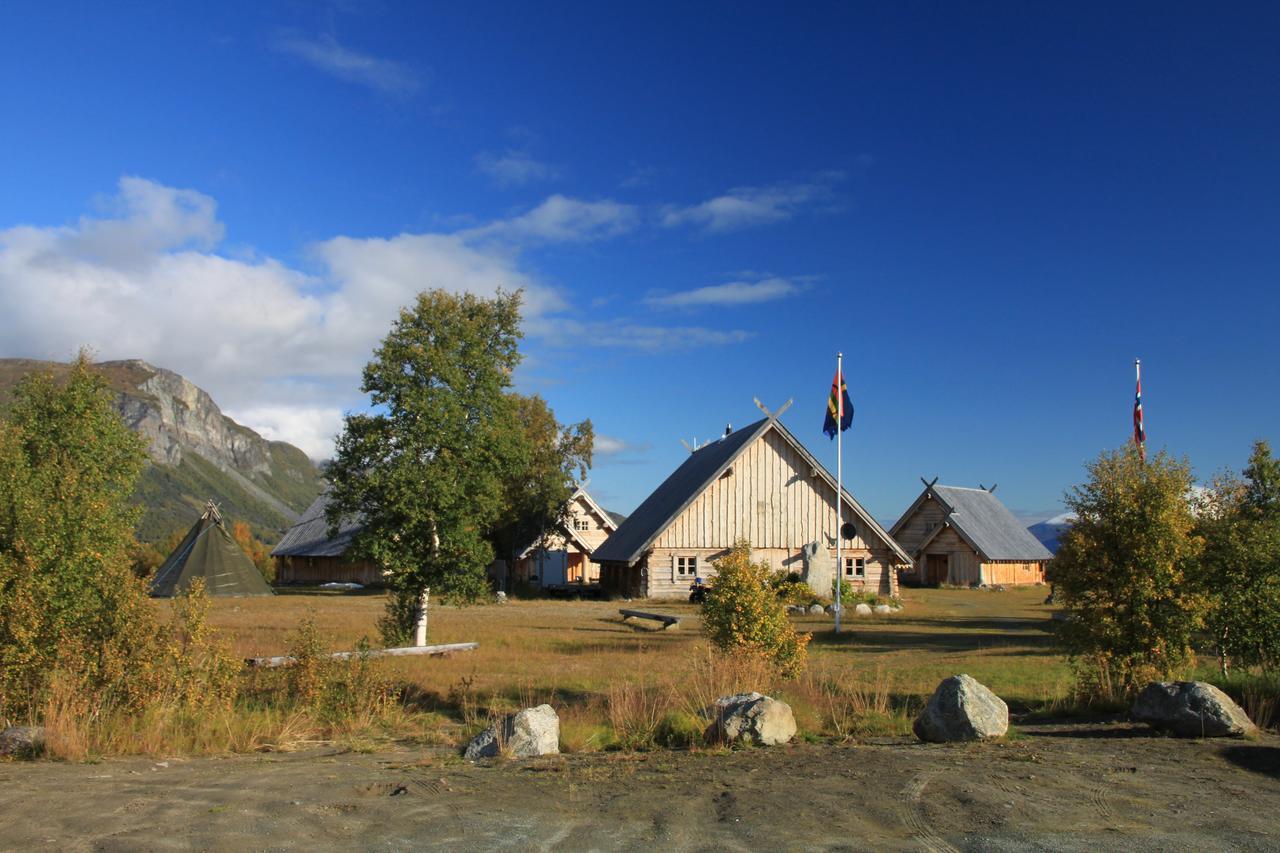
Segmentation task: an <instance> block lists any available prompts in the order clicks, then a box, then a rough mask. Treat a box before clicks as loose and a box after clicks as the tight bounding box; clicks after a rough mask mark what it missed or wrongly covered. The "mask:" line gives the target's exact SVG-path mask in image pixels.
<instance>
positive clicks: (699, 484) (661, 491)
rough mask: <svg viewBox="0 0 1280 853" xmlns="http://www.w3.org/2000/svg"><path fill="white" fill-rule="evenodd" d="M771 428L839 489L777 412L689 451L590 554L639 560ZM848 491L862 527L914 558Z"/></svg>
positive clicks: (848, 500)
mask: <svg viewBox="0 0 1280 853" xmlns="http://www.w3.org/2000/svg"><path fill="white" fill-rule="evenodd" d="M770 429H774V430H776V431H777V433H778V435H779V436H781V437H782V439H783V440H784V441H786V442H788V443H789V444H790V445H791V446H792V447H793V448H795V449H796V451H797V452H799V453H800V455H801V456H802V457H803V458H804V460H805V462H807V463H808V464H809V466H810V467H811V468H812V469H813V470H815V471H817V472H818V473H819V475H820V476H821V477H822V478H823V479H824V480H825V481H826V482H827V485H828V486H830V487H831V490H832V491H835V489H836V479H835V477H833V476H831V473H830V472H829V471H828V470H827V469H826V467H825V466H824V465H822V463H820V462H818V460H817V459H815V458H814V457H813V454H811V453H810V452H809V451H808V450H807V449H805V446H804V445H803V444H801V443H800V441H799V440H798V439H797V438H796V437H795V436H794V435H792V434H791V431H790V430H788V429H787V428H786V427H785V426H783V425H782V422H781V421H779V420H776V419H775V418H772V417H769V418H764V419H763V420H759V421H756V422H755V423H753V424H751V425H750V426H746V427H743V428H742V429H740V430H737V431H736V432H732V433H730V434H729V435H726V436H724V437H722V438H720V439H718V440H716V441H713V442H711V443H710V444H705V445H703V446H702V447H699V448H698V449H697V450H695V451H694V452H693V453H691V454H689V458H688V459H686V460H685V461H684V462H683V463H682V464H681V465H680V467H679V468H677V469H676V470H675V471H674V472H672V474H671V476H669V477H667V479H666V480H664V481H663V483H662V485H660V486H658V488H657V489H655V490H654V491H653V494H651V495H649V497H647V498H645V500H644V503H642V504H640V506H638V507H636V511H635V512H633V513H631V515H629V516H627V520H626V521H624V522H623V523H622V524H621V525H619V527H618V529H617V530H616V531H615V532H614V534H613V535H612V536H610V537H609V538H608V539H606V540H605V541H604V544H602V545H601V546H600V547H599V548H597V549H596V550H595V553H593V554H592V555H591V559H592V560H593V561H595V562H597V563H604V562H611V563H634V562H635V561H636V560H639V559H640V557H641V555H643V554H644V552H645V550H646V549H647V548H648V547H649V546H650V545H652V544H653V541H654V540H655V539H657V538H658V537H659V536H661V535H662V532H663V531H664V530H666V529H667V528H668V527H669V526H670V525H671V523H672V522H673V521H675V520H676V518H678V517H679V516H680V513H682V512H684V511H685V510H686V509H688V507H689V505H690V504H692V503H693V502H694V501H695V500H696V499H697V498H698V496H699V495H701V494H702V493H703V492H704V491H706V489H707V487H708V486H710V485H711V484H712V483H714V482H715V481H716V480H717V479H719V478H720V475H721V474H723V473H724V472H725V470H726V469H727V468H729V466H730V465H732V464H733V462H734V460H735V459H737V458H738V457H739V456H741V455H742V453H743V452H744V451H745V450H746V449H747V448H748V447H749V446H751V444H752V443H754V442H755V441H756V440H757V439H759V438H762V437H763V436H764V434H765V433H766V432H768V431H769V430H770ZM843 491H844V499H845V503H846V504H848V505H849V506H851V507H852V508H853V511H854V513H855V514H857V516H858V518H859V519H860V520H861V522H862V524H861V526H862V527H863V529H866V530H870V531H872V532H873V533H875V534H876V535H877V536H879V537H880V539H881V540H882V541H883V542H884V543H885V544H886V545H888V546H889V548H891V549H892V550H893V551H894V552H895V553H896V554H897V555H898V556H899V557H900V558H901V559H902V561H903V562H904V563H907V564H909V563H910V562H911V558H910V557H908V556H907V554H906V552H905V551H903V550H902V548H901V547H900V546H899V545H898V543H897V542H895V541H894V540H893V538H892V537H891V536H889V534H888V533H886V532H885V530H884V528H883V527H881V526H880V524H879V523H878V522H876V520H875V519H874V518H872V517H871V515H870V514H869V513H868V512H867V511H866V510H865V509H863V508H862V505H861V504H859V503H858V502H857V501H856V500H854V498H853V495H851V494H849V491H848V489H845V490H843Z"/></svg>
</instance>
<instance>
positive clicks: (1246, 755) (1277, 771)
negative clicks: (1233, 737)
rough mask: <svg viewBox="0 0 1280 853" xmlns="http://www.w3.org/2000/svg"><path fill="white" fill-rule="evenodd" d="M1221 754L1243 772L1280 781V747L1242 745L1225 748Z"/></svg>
mask: <svg viewBox="0 0 1280 853" xmlns="http://www.w3.org/2000/svg"><path fill="white" fill-rule="evenodd" d="M1219 754H1220V755H1221V756H1222V757H1223V758H1225V759H1226V760H1227V761H1230V762H1231V763H1232V764H1234V765H1235V766H1236V767H1239V768H1240V769H1241V770H1248V771H1249V772H1250V773H1258V774H1261V775H1263V776H1270V777H1271V778H1272V779H1280V747H1274V746H1250V745H1244V744H1241V745H1239V746H1228V747H1224V748H1223V749H1222V750H1221V751H1220V752H1219Z"/></svg>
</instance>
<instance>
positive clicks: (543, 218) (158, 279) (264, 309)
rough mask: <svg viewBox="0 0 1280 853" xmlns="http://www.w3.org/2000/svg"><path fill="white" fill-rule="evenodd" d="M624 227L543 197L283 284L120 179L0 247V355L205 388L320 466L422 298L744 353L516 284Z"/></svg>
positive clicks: (580, 337) (722, 334) (621, 211)
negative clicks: (94, 206) (79, 361)
mask: <svg viewBox="0 0 1280 853" xmlns="http://www.w3.org/2000/svg"><path fill="white" fill-rule="evenodd" d="M640 222H641V216H640V212H639V211H638V210H637V209H636V208H634V207H632V206H630V205H626V204H621V203H618V202H614V201H610V200H582V199H574V198H570V197H567V196H563V195H553V196H551V197H549V198H547V199H546V200H545V201H543V202H542V203H541V204H539V205H537V206H535V207H533V208H532V209H530V210H528V211H526V212H524V213H520V214H518V215H515V216H512V217H510V218H507V219H501V220H496V221H493V222H489V223H487V224H484V225H480V226H476V227H473V228H469V229H465V230H460V231H456V232H451V233H421V234H411V233H402V234H397V235H394V236H389V237H369V238H354V237H347V236H335V237H332V238H330V239H327V240H322V241H319V242H317V243H314V244H312V245H311V246H309V247H308V248H307V255H308V257H309V258H310V260H311V261H312V262H313V263H312V264H310V265H308V266H307V267H306V269H300V268H295V267H293V266H290V265H288V264H285V263H282V262H281V261H279V260H276V259H274V258H270V257H265V258H263V257H256V258H255V257H250V258H249V259H245V258H243V257H239V256H237V257H235V258H231V257H224V256H223V255H220V254H218V253H217V248H218V246H219V244H220V241H221V240H222V238H223V234H224V231H225V229H224V226H223V225H222V223H221V222H220V221H219V220H218V217H217V203H216V201H215V200H214V199H213V198H211V197H210V196H207V195H205V194H203V193H200V192H197V191H195V190H190V189H177V188H173V187H167V186H164V185H162V184H158V183H155V182H153V181H149V180H146V179H144V178H139V177H125V178H122V179H121V180H120V182H119V187H118V192H117V194H116V195H115V196H113V197H112V198H110V199H107V200H105V201H104V202H103V203H102V205H101V212H100V213H98V214H97V215H94V216H84V217H81V218H80V219H78V220H77V221H75V222H74V223H73V224H70V225H64V226H31V225H22V226H16V227H11V228H8V229H5V230H0V341H3V342H4V352H3V353H0V354H3V355H14V356H27V357H33V358H48V359H56V360H65V359H67V358H69V357H71V356H73V355H74V354H75V352H76V350H77V349H78V348H79V347H80V346H82V345H88V346H90V347H91V348H92V349H93V350H94V351H95V352H97V353H98V356H99V357H100V358H103V359H114V358H142V359H146V360H148V361H151V362H153V363H155V364H157V365H160V366H163V367H167V368H170V369H172V370H176V371H178V372H180V373H182V374H184V375H186V376H188V377H189V378H191V379H192V381H194V382H196V383H197V384H200V385H201V386H202V387H205V388H206V389H207V390H208V391H209V392H210V393H211V394H212V395H213V397H214V399H215V400H217V401H218V403H219V404H220V405H221V406H223V407H224V408H225V409H226V410H227V411H228V413H231V414H232V416H233V417H236V419H237V420H240V421H241V422H242V423H245V424H246V425H247V426H250V427H252V428H254V429H256V430H258V431H259V432H261V433H263V434H264V435H267V436H269V437H271V438H278V439H283V440H287V441H290V442H292V443H294V444H297V445H298V446H300V447H302V448H303V449H304V450H305V451H307V453H309V454H310V455H311V456H313V457H315V458H323V457H325V456H327V455H329V453H330V452H331V449H332V439H333V437H334V435H335V434H336V432H337V430H338V429H339V427H340V423H341V413H342V411H343V409H344V408H348V407H352V406H360V405H362V404H363V402H364V401H363V399H362V398H361V396H360V395H359V393H358V391H357V388H358V384H359V374H360V369H361V367H362V366H363V365H364V363H365V362H366V361H367V360H368V358H369V355H370V353H371V352H372V350H373V348H374V346H375V345H376V344H377V342H378V341H379V340H381V338H382V337H383V336H384V335H385V334H386V332H387V330H388V328H390V325H391V323H392V321H393V320H394V318H395V316H396V313H397V311H398V310H399V309H400V308H401V307H402V306H404V305H406V304H408V303H409V302H411V301H412V299H413V297H414V295H415V294H416V293H417V292H418V291H420V290H422V289H424V288H429V287H440V288H444V289H447V290H450V291H454V292H469V293H475V294H479V295H485V296H489V295H492V294H494V293H496V292H497V291H498V290H499V289H500V288H501V289H504V290H508V291H510V290H514V289H516V288H523V289H524V293H525V305H524V320H525V329H526V332H527V334H528V335H529V336H530V337H539V336H541V339H542V343H543V344H545V345H554V344H555V343H556V342H557V341H559V340H562V339H565V338H569V339H572V340H573V341H575V345H577V346H581V345H583V344H584V343H586V344H588V345H594V346H601V347H622V348H629V349H632V350H640V351H669V350H672V349H681V348H688V347H696V346H714V345H724V344H732V343H737V342H740V341H743V340H746V339H747V338H749V337H750V334H749V333H748V332H745V331H741V330H721V329H712V328H707V327H702V326H690V327H679V326H662V325H656V324H645V323H638V322H635V321H634V320H633V319H631V318H627V317H619V318H598V319H581V318H579V317H575V316H573V315H572V314H571V313H568V312H569V307H570V306H569V303H570V300H567V299H566V298H565V297H564V295H563V294H562V292H561V291H560V290H559V289H558V288H556V287H552V286H550V285H547V284H545V283H544V282H542V281H541V280H539V279H538V278H537V277H535V276H533V275H531V274H530V273H528V272H526V271H525V270H524V269H523V268H522V253H524V252H526V251H528V250H530V249H532V248H534V247H537V246H542V245H547V244H553V243H554V244H575V243H589V242H594V241H601V240H607V239H611V238H615V237H618V236H620V235H622V234H625V233H627V232H629V231H631V230H632V229H634V228H636V227H638V225H639V224H640Z"/></svg>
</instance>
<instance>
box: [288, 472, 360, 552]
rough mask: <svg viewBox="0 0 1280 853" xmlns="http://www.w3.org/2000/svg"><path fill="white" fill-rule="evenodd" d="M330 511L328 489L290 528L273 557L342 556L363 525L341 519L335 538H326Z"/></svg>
mask: <svg viewBox="0 0 1280 853" xmlns="http://www.w3.org/2000/svg"><path fill="white" fill-rule="evenodd" d="M328 508H329V487H327V486H326V487H325V490H324V491H323V492H321V493H320V494H319V495H318V496H317V497H316V499H315V500H314V501H312V502H311V506H309V507H307V511H306V512H304V513H303V514H302V517H301V518H299V519H298V522H297V524H295V525H293V527H290V528H289V529H288V530H287V531H286V532H285V534H284V538H283V539H281V540H280V542H279V544H277V545H276V547H274V548H272V549H271V556H273V557H341V556H342V555H343V554H345V553H346V552H347V549H348V548H350V547H351V539H352V537H354V536H355V535H356V534H357V533H359V532H360V528H362V527H363V526H364V524H363V522H361V521H360V520H359V519H356V520H350V519H343V520H342V524H341V525H340V526H339V528H338V535H337V536H334V537H332V538H331V537H330V536H329V522H328V521H326V520H325V511H326V510H327V509H328Z"/></svg>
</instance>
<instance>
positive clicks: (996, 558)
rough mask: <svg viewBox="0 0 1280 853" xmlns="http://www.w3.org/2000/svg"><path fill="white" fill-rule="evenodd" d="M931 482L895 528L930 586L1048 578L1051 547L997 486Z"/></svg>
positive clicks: (918, 574) (923, 581) (922, 579)
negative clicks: (1020, 517)
mask: <svg viewBox="0 0 1280 853" xmlns="http://www.w3.org/2000/svg"><path fill="white" fill-rule="evenodd" d="M936 483H937V480H936V479H935V480H934V482H933V483H925V488H924V491H923V492H922V493H921V494H920V497H918V498H916V500H915V502H914V503H913V504H911V506H910V507H909V508H908V509H907V511H906V512H905V513H903V514H902V518H900V519H898V521H897V523H896V524H894V525H893V527H892V528H891V529H890V530H889V533H890V535H892V536H893V538H894V539H896V540H897V541H898V544H899V545H901V546H902V548H903V549H904V550H905V551H906V552H907V553H908V554H910V555H911V558H912V560H914V562H915V571H914V579H915V580H916V581H918V582H919V583H921V584H925V585H926V586H940V585H942V584H948V585H954V586H983V585H986V586H995V585H997V584H1000V585H1005V586H1008V585H1024V584H1036V583H1044V570H1045V564H1046V563H1048V561H1049V560H1051V559H1053V555H1052V554H1050V553H1049V550H1048V549H1047V548H1045V547H1044V545H1043V544H1041V543H1040V541H1039V540H1038V539H1036V538H1035V537H1034V536H1032V535H1031V531H1029V530H1027V528H1026V527H1025V526H1023V524H1022V523H1021V522H1019V521H1018V519H1017V518H1015V517H1014V515H1013V513H1011V512H1009V510H1008V508H1007V507H1005V505H1004V504H1002V503H1001V502H1000V500H999V498H997V497H996V496H995V494H993V492H994V491H995V489H994V487H993V488H992V489H966V488H961V487H959V486H939V485H936Z"/></svg>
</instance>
